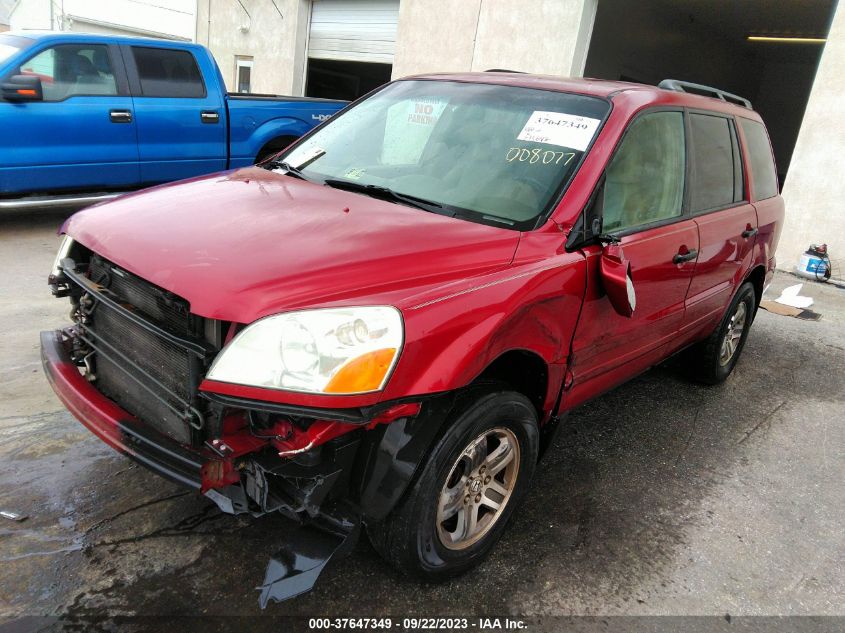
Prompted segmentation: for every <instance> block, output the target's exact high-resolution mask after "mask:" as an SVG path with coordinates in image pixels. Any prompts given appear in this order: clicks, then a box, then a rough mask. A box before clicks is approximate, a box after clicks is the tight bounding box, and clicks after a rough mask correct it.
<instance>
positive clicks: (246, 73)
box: [235, 55, 252, 92]
mask: <svg viewBox="0 0 845 633" xmlns="http://www.w3.org/2000/svg"><path fill="white" fill-rule="evenodd" d="M235 91H236V92H252V57H244V56H242V55H236V56H235Z"/></svg>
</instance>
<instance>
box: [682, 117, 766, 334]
mask: <svg viewBox="0 0 845 633" xmlns="http://www.w3.org/2000/svg"><path fill="white" fill-rule="evenodd" d="M688 118H689V135H690V136H689V138H690V146H691V152H690V162H691V167H692V169H691V170H690V173H691V182H690V200H689V206H690V213H691V214H692V216H693V217H694V219H695V223H696V225H698V235H699V242H700V248H699V254H698V262H697V263H696V266H695V275H694V276H693V279H692V283H691V284H690V289H689V293H688V294H687V301H686V304H687V305H686V316H685V317H684V325H683V328H682V331H681V333H680V336H679V337H678V341H677V344H678V345H679V346H682V345H684V344H686V343H688V342H691V341H692V340H694V339H696V338H701V336H702V335H703V334H705V333H706V334H709V333H710V332H711V331H712V330H713V329H714V328H715V327H716V326H717V325H718V323H719V320H720V319H721V318H722V315H723V314H724V312H725V309H726V308H727V306H728V304H729V303H730V301H731V299H732V298H733V295H734V293H735V292H736V290H737V288H738V287H739V285H740V284H741V283H742V281H743V279H745V276H746V274H747V273H748V271H749V269H750V267H751V259H752V256H753V251H754V243H755V239H756V236H757V212H756V211H755V210H754V207H753V206H752V205H751V203H750V202H749V200H748V196H747V195H746V194H745V186H744V182H743V170H742V159H741V155H740V151H739V143H738V142H737V131H736V125H735V122H734V120H733V118H732V117H728V116H720V115H718V114H716V113H712V112H695V111H691V112H689V114H688Z"/></svg>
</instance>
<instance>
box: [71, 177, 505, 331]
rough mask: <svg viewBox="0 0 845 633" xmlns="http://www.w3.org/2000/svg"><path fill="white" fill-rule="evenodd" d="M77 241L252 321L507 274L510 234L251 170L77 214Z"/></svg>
mask: <svg viewBox="0 0 845 633" xmlns="http://www.w3.org/2000/svg"><path fill="white" fill-rule="evenodd" d="M64 230H65V232H66V233H67V234H68V235H70V236H71V237H73V238H74V239H75V240H77V241H78V242H80V243H81V244H83V245H84V246H86V247H88V248H89V249H91V250H92V251H94V252H95V253H98V254H100V255H101V256H103V257H105V258H106V259H108V260H110V261H112V262H114V263H115V264H117V265H118V266H121V267H123V268H125V269H126V270H128V271H130V272H132V273H134V274H136V275H138V276H140V277H142V278H144V279H146V280H147V281H150V282H152V283H154V284H156V285H158V286H160V287H162V288H164V289H166V290H169V291H170V292H173V293H175V294H176V295H179V296H180V297H183V298H185V299H187V300H188V301H189V302H190V304H191V311H192V312H193V313H195V314H198V315H200V316H204V317H208V318H215V319H223V320H227V321H237V322H240V323H249V322H251V321H254V320H256V319H258V318H260V317H262V316H266V315H268V314H274V313H277V312H282V311H285V310H289V309H293V308H301V307H307V306H317V305H329V304H334V305H341V304H347V305H349V304H354V303H359V302H363V301H369V300H371V299H373V298H378V297H381V298H385V297H390V298H391V299H392V302H393V304H394V305H397V306H398V307H400V308H401V307H402V305H401V303H402V301H401V300H402V298H403V297H408V296H410V295H411V294H415V293H418V292H419V290H420V288H421V287H429V288H430V287H431V286H434V287H437V286H438V285H440V284H443V283H447V282H449V281H454V280H456V279H461V278H466V277H471V276H474V275H478V274H481V273H484V272H487V271H490V270H492V269H495V268H501V267H504V266H507V265H508V264H509V263H510V261H511V259H512V258H513V255H514V252H515V250H516V246H517V244H518V242H519V233H518V232H516V231H511V230H508V229H502V228H498V227H491V226H486V225H481V224H475V223H472V222H468V221H466V220H459V219H455V218H448V217H445V216H440V215H437V214H433V213H428V212H426V211H422V210H419V209H415V208H411V207H407V206H404V205H400V204H393V203H391V202H386V201H381V200H376V199H374V198H370V197H368V196H364V195H361V194H357V193H351V192H347V191H341V190H338V189H332V188H330V187H326V186H323V185H317V184H313V183H310V182H306V181H303V180H298V179H295V178H292V177H290V176H285V175H281V174H276V173H273V172H270V171H267V170H264V169H260V168H256V167H250V168H247V169H241V170H237V171H234V172H229V173H224V174H217V175H212V176H206V177H203V178H197V179H194V180H190V181H185V182H182V183H178V184H172V185H165V186H161V187H156V188H154V189H150V190H147V191H143V192H139V193H135V194H131V195H127V196H123V197H121V198H118V199H116V200H114V201H111V202H106V203H103V204H100V205H97V206H94V207H91V208H88V209H85V210H84V211H80V212H79V213H77V214H75V215H74V216H73V217H72V218H71V219H70V220H68V222H67V224H66V226H65V229H64Z"/></svg>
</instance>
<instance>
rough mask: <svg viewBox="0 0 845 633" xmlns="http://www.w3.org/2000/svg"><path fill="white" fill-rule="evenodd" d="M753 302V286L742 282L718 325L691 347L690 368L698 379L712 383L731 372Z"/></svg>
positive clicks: (748, 326) (755, 298) (748, 324)
mask: <svg viewBox="0 0 845 633" xmlns="http://www.w3.org/2000/svg"><path fill="white" fill-rule="evenodd" d="M756 302H757V296H756V294H755V293H754V286H753V285H752V284H751V283H750V282H746V283H744V284H743V285H742V286H740V288H739V291H737V293H736V295H735V296H734V298H733V301H731V303H730V305H729V306H728V309H727V310H725V315H724V316H723V317H722V321H721V322H720V323H719V327H717V328H716V329H715V330H714V331H713V333H712V334H711V335H710V336H709V337H708V338H707V339H706V340H704V341H702V342H701V343H699V344H698V345H696V346H694V347H693V348H691V350H690V363H691V364H690V367H691V369H692V371H693V375H694V377H695V378H696V379H697V380H699V381H700V382H703V383H705V384H708V385H715V384H718V383H720V382H722V381H723V380H725V379H726V378H727V377H728V376H729V375H730V373H731V372H732V371H733V368H734V367H735V366H736V362H737V360H738V359H739V355H740V354H741V353H742V348H743V347H744V346H745V340H746V339H747V338H748V332H749V330H750V329H751V321H752V320H753V319H754V308H755V305H756Z"/></svg>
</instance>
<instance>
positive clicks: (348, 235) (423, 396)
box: [41, 72, 784, 599]
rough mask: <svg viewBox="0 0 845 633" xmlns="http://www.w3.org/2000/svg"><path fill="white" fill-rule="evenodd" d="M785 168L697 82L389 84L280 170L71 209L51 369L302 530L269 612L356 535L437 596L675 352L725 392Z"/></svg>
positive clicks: (138, 449) (181, 468)
mask: <svg viewBox="0 0 845 633" xmlns="http://www.w3.org/2000/svg"><path fill="white" fill-rule="evenodd" d="M694 92H696V93H699V94H693V93H694ZM700 93H706V94H709V95H710V96H704V95H703V94H700ZM775 173H776V172H775V166H774V161H773V158H772V150H771V146H770V143H769V139H768V136H767V133H766V130H765V128H764V126H763V123H762V121H761V119H760V117H759V116H758V115H757V114H756V113H755V112H754V111H753V110H752V109H751V108H750V104H748V102H747V101H745V100H743V99H741V98H739V97H736V96H734V95H730V94H727V93H724V92H722V91H718V90H714V89H710V88H706V87H703V86H696V85H693V84H685V83H682V82H674V81H669V82H664V83H663V84H661V87H660V88H655V87H651V86H643V85H636V84H628V83H614V82H606V81H594V80H587V79H585V80H565V79H560V78H555V77H543V76H532V75H525V74H517V73H508V72H489V73H473V74H450V75H428V76H420V77H414V78H410V79H405V80H401V81H396V82H393V83H390V84H388V85H386V86H384V87H383V88H381V89H379V90H378V91H376V92H375V93H373V94H371V95H370V96H368V97H366V98H364V99H362V100H360V101H358V102H357V103H355V104H353V105H351V106H350V107H348V108H346V109H345V110H344V111H342V113H340V114H339V115H337V116H335V117H334V118H332V119H331V120H330V121H328V122H327V123H325V124H323V125H321V126H320V127H318V128H317V129H315V130H314V131H313V132H311V133H310V134H308V135H306V136H305V137H303V138H302V139H300V140H299V141H297V142H296V143H294V144H293V145H292V146H290V147H289V148H287V149H286V150H285V151H283V152H282V153H280V154H279V155H278V156H276V157H274V159H273V160H272V161H270V162H268V163H265V164H264V165H263V166H261V167H251V168H248V169H241V170H236V171H231V172H226V173H222V174H216V175H212V176H207V177H202V178H196V179H193V180H189V181H185V182H182V183H179V184H173V185H166V186H161V187H157V188H154V189H149V190H147V191H144V192H142V193H138V194H133V195H127V196H124V197H122V198H120V199H117V200H115V201H112V202H109V203H106V204H101V205H98V206H96V207H92V208H89V209H86V210H84V211H82V212H80V213H77V214H76V215H74V216H73V217H72V218H70V219H69V220H68V222H67V223H66V225H65V226H64V228H63V229H62V232H63V233H64V234H65V239H64V242H63V244H62V246H61V250H60V253H59V255H58V257H57V260H56V266H55V269H54V270H53V272H52V275H51V278H50V283H51V285H52V287H53V291H54V293H55V294H56V295H59V296H68V297H70V301H71V303H72V317H73V321H74V323H73V325H71V326H70V327H68V328H66V329H64V330H61V331H56V332H45V333H43V334H42V339H41V342H42V349H43V360H44V367H45V369H46V372H47V375H48V377H49V379H50V381H51V382H52V384H53V387H54V389H55V390H56V392H57V393H58V395H59V397H60V398H61V399H62V400H63V402H64V403H65V404H66V406H67V407H68V408H69V409H70V410H71V412H72V413H73V414H74V415H75V416H76V417H77V418H79V420H80V421H81V422H82V423H83V424H84V425H85V426H87V427H88V428H89V429H91V430H92V431H93V432H94V433H96V434H97V435H98V436H100V437H101V438H102V439H103V440H104V441H106V442H108V443H109V444H110V445H111V446H113V447H114V448H115V449H117V450H119V451H121V452H123V453H125V454H127V455H129V456H130V457H132V458H134V459H136V460H138V461H139V462H141V463H142V464H144V465H145V466H147V467H149V468H150V469H152V470H154V471H156V472H158V473H160V474H161V475H164V476H166V477H169V478H171V479H173V480H176V481H178V482H180V483H182V484H184V485H186V486H190V487H192V488H195V489H197V490H198V491H200V492H202V493H204V494H205V495H207V496H208V497H210V498H211V499H213V500H214V501H215V502H216V503H217V504H218V505H219V506H220V507H221V508H222V509H223V510H225V511H226V512H231V513H243V512H246V513H251V514H253V515H259V514H262V513H267V512H276V511H280V512H282V513H284V514H286V515H289V516H290V517H292V518H294V519H296V520H298V521H299V522H301V523H302V524H303V527H302V528H301V529H299V530H296V531H295V532H294V533H292V534H291V536H290V537H289V542H288V544H287V552H288V555H285V556H282V557H280V558H278V559H277V561H276V565H275V567H274V566H273V565H271V569H270V571H268V582H267V585H266V587H265V599H266V598H267V597H276V598H279V597H285V596H289V595H293V594H295V593H298V592H300V591H302V590H305V589H308V588H309V587H310V585H311V583H313V581H314V579H315V578H316V576H317V574H319V571H320V569H321V568H322V565H323V564H324V563H325V561H326V560H328V557H329V556H331V554H332V552H333V551H334V550H335V549H336V548H337V547H339V546H340V544H341V543H343V542H347V543H348V542H349V540H350V539H354V537H355V536H356V535H357V534H358V529H359V527H361V526H362V527H363V528H365V530H366V532H367V534H368V535H369V538H370V539H371V541H372V543H373V545H374V546H375V548H376V549H377V550H378V551H379V552H380V553H381V554H383V555H384V556H385V558H387V559H388V560H389V561H390V562H391V563H393V564H394V565H396V566H397V567H398V568H399V569H401V570H403V571H406V572H409V573H412V574H415V575H418V576H421V577H424V578H428V579H440V578H444V577H447V576H451V575H454V574H456V573H460V572H463V571H465V570H467V569H469V568H471V567H472V566H474V565H476V564H478V563H479V561H481V560H482V559H483V558H484V556H485V555H486V554H487V553H488V552H489V551H490V549H491V548H492V546H493V545H494V543H495V542H496V540H497V539H498V538H499V537H500V536H501V534H502V532H503V530H504V529H505V526H506V523H507V522H508V519H509V518H510V516H511V515H512V514H513V512H514V511H515V509H516V508H517V506H518V505H519V503H520V501H521V500H522V498H523V497H524V496H525V493H526V490H527V488H528V486H529V482H530V480H531V476H532V473H533V472H534V469H535V466H536V464H537V461H538V458H539V456H540V454H541V453H542V452H543V450H544V447H546V446H547V445H548V444H549V443H550V438H551V437H552V434H553V432H554V431H555V429H556V428H557V427H558V426H559V425H560V420H561V418H562V417H563V415H564V414H565V412H566V411H568V410H570V409H572V408H573V407H575V406H577V405H579V404H581V403H582V402H585V401H587V400H589V399H590V398H594V397H596V396H597V395H599V394H601V393H602V392H605V391H607V390H608V389H611V388H613V387H615V386H616V385H619V384H620V383H622V382H624V381H626V380H628V379H630V378H632V377H633V376H636V375H637V374H639V373H641V372H643V371H645V370H647V369H648V368H649V367H652V366H653V365H655V364H656V363H659V362H661V361H662V360H664V359H665V358H667V357H668V356H670V355H672V354H675V353H677V352H681V351H682V350H683V351H684V354H685V357H686V359H687V362H688V364H689V366H690V367H691V368H692V369H693V370H694V372H695V373H696V374H697V376H698V377H699V378H700V379H701V380H702V381H704V382H706V383H717V382H719V381H722V380H724V379H725V378H726V377H727V376H728V374H730V372H731V370H732V369H733V367H734V365H735V364H736V362H737V359H738V357H739V355H740V353H741V351H742V348H743V344H744V343H745V340H746V337H747V336H748V331H749V328H750V326H751V323H752V321H753V318H754V315H755V312H756V309H757V306H758V304H759V301H760V297H761V295H762V293H763V289H764V287H765V285H766V284H767V282H768V281H769V279H770V278H771V275H772V272H773V270H774V267H775V259H774V251H775V246H776V245H777V242H778V237H779V233H780V230H781V227H782V225H783V215H784V206H783V202H782V200H781V197H780V196H779V195H778V187H777V181H776V176H775ZM315 528H317V529H315ZM274 581H279V582H274Z"/></svg>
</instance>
